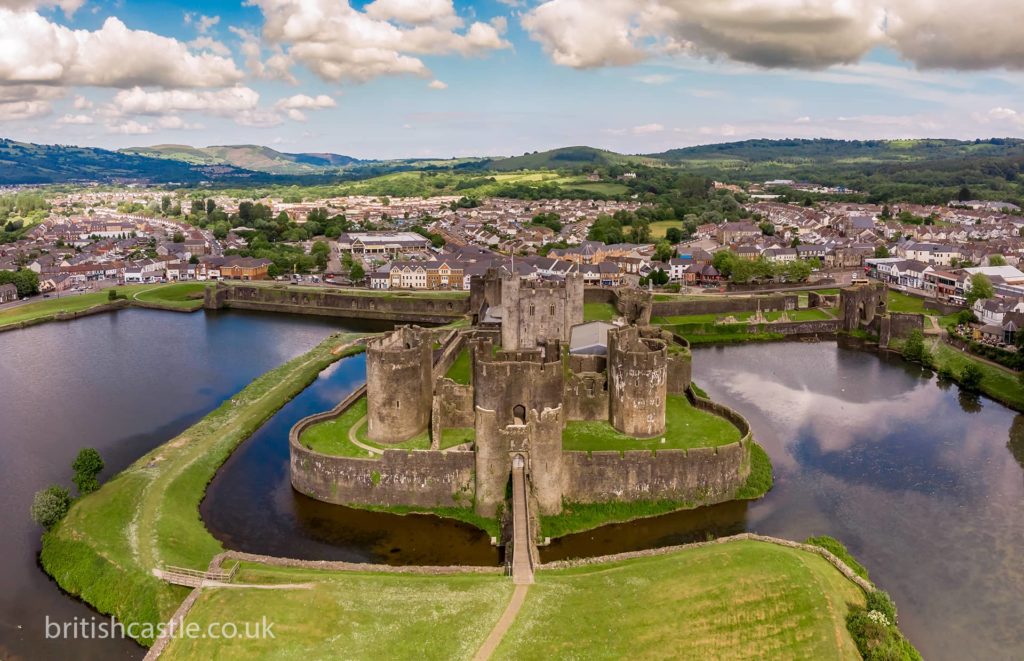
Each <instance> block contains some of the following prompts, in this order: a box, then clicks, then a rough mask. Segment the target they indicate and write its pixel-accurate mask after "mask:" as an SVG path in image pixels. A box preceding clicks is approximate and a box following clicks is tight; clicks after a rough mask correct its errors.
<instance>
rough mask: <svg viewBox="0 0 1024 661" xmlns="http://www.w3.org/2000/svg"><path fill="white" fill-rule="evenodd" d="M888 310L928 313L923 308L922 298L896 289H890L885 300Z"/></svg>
mask: <svg viewBox="0 0 1024 661" xmlns="http://www.w3.org/2000/svg"><path fill="white" fill-rule="evenodd" d="M886 307H887V308H888V310H889V312H918V313H920V314H928V311H927V310H925V309H924V299H923V298H919V297H917V296H908V295H907V294H902V293H900V292H898V291H890V292H889V298H888V300H887V301H886Z"/></svg>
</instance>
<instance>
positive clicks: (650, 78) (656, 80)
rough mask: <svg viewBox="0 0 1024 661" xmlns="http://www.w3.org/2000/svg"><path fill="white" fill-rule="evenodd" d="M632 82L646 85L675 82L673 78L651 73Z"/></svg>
mask: <svg viewBox="0 0 1024 661" xmlns="http://www.w3.org/2000/svg"><path fill="white" fill-rule="evenodd" d="M633 80H635V81H637V82H638V83H644V84H646V85H665V84H668V83H671V82H672V81H673V80H675V77H674V76H669V75H668V74H664V73H652V74H647V75H645V76H637V77H636V78H634V79H633Z"/></svg>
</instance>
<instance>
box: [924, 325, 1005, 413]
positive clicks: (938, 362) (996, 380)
mask: <svg viewBox="0 0 1024 661" xmlns="http://www.w3.org/2000/svg"><path fill="white" fill-rule="evenodd" d="M929 346H930V350H931V355H932V360H933V361H934V363H935V369H936V370H939V371H940V372H942V371H947V372H948V373H950V374H952V375H953V376H954V378H959V375H960V374H961V373H962V372H963V370H964V367H966V366H967V365H969V364H973V365H977V367H978V369H980V370H981V386H980V389H981V394H983V395H986V396H988V397H991V398H992V399H994V400H996V401H997V402H1000V403H1002V404H1005V405H1006V406H1008V407H1010V408H1012V409H1014V410H1016V411H1024V385H1022V384H1021V381H1020V379H1019V378H1018V376H1017V375H1016V374H1014V373H1013V372H1011V371H1009V370H1007V369H1004V368H1002V367H998V366H996V365H993V364H991V363H988V362H986V361H983V360H980V359H978V358H976V357H974V356H972V355H971V354H969V353H965V352H963V351H959V350H958V349H955V348H953V347H951V346H949V345H948V344H946V343H945V342H942V341H940V340H936V341H934V342H932V343H930V345H929Z"/></svg>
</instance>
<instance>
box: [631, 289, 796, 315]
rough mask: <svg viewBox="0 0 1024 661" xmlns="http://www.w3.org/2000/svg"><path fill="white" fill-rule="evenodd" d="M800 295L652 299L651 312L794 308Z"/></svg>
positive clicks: (674, 313) (750, 310)
mask: <svg viewBox="0 0 1024 661" xmlns="http://www.w3.org/2000/svg"><path fill="white" fill-rule="evenodd" d="M799 303H800V297H799V296H797V295H795V294H774V295H771V296H745V297H738V296H730V297H722V298H711V297H706V298H702V299H700V300H689V301H654V303H653V304H652V306H651V307H652V311H651V314H652V315H653V316H655V317H681V316H686V315H692V314H723V313H728V312H756V311H757V310H758V308H760V310H761V311H762V312H771V311H775V310H795V309H797V307H799Z"/></svg>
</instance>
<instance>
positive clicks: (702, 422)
mask: <svg viewBox="0 0 1024 661" xmlns="http://www.w3.org/2000/svg"><path fill="white" fill-rule="evenodd" d="M739 439H740V431H739V430H738V429H737V428H736V427H735V426H734V425H733V424H732V423H731V422H729V421H728V420H726V419H725V418H722V417H719V416H717V415H714V414H712V413H708V412H707V411H702V410H700V409H697V408H694V407H693V405H691V404H690V402H689V401H688V400H687V399H686V397H685V396H684V395H669V396H668V397H667V398H666V401H665V433H664V434H659V435H658V436H656V437H654V438H634V437H633V436H627V435H626V434H623V433H621V432H619V431H617V430H616V429H615V428H614V427H612V426H611V425H610V424H609V423H608V422H606V421H603V420H601V421H580V420H570V421H568V422H566V424H565V431H563V432H562V449H563V450H573V451H578V452H593V451H599V450H687V449H690V448H705V447H716V446H719V445H726V444H728V443H734V442H736V441H738V440H739ZM663 441H664V442H663Z"/></svg>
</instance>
